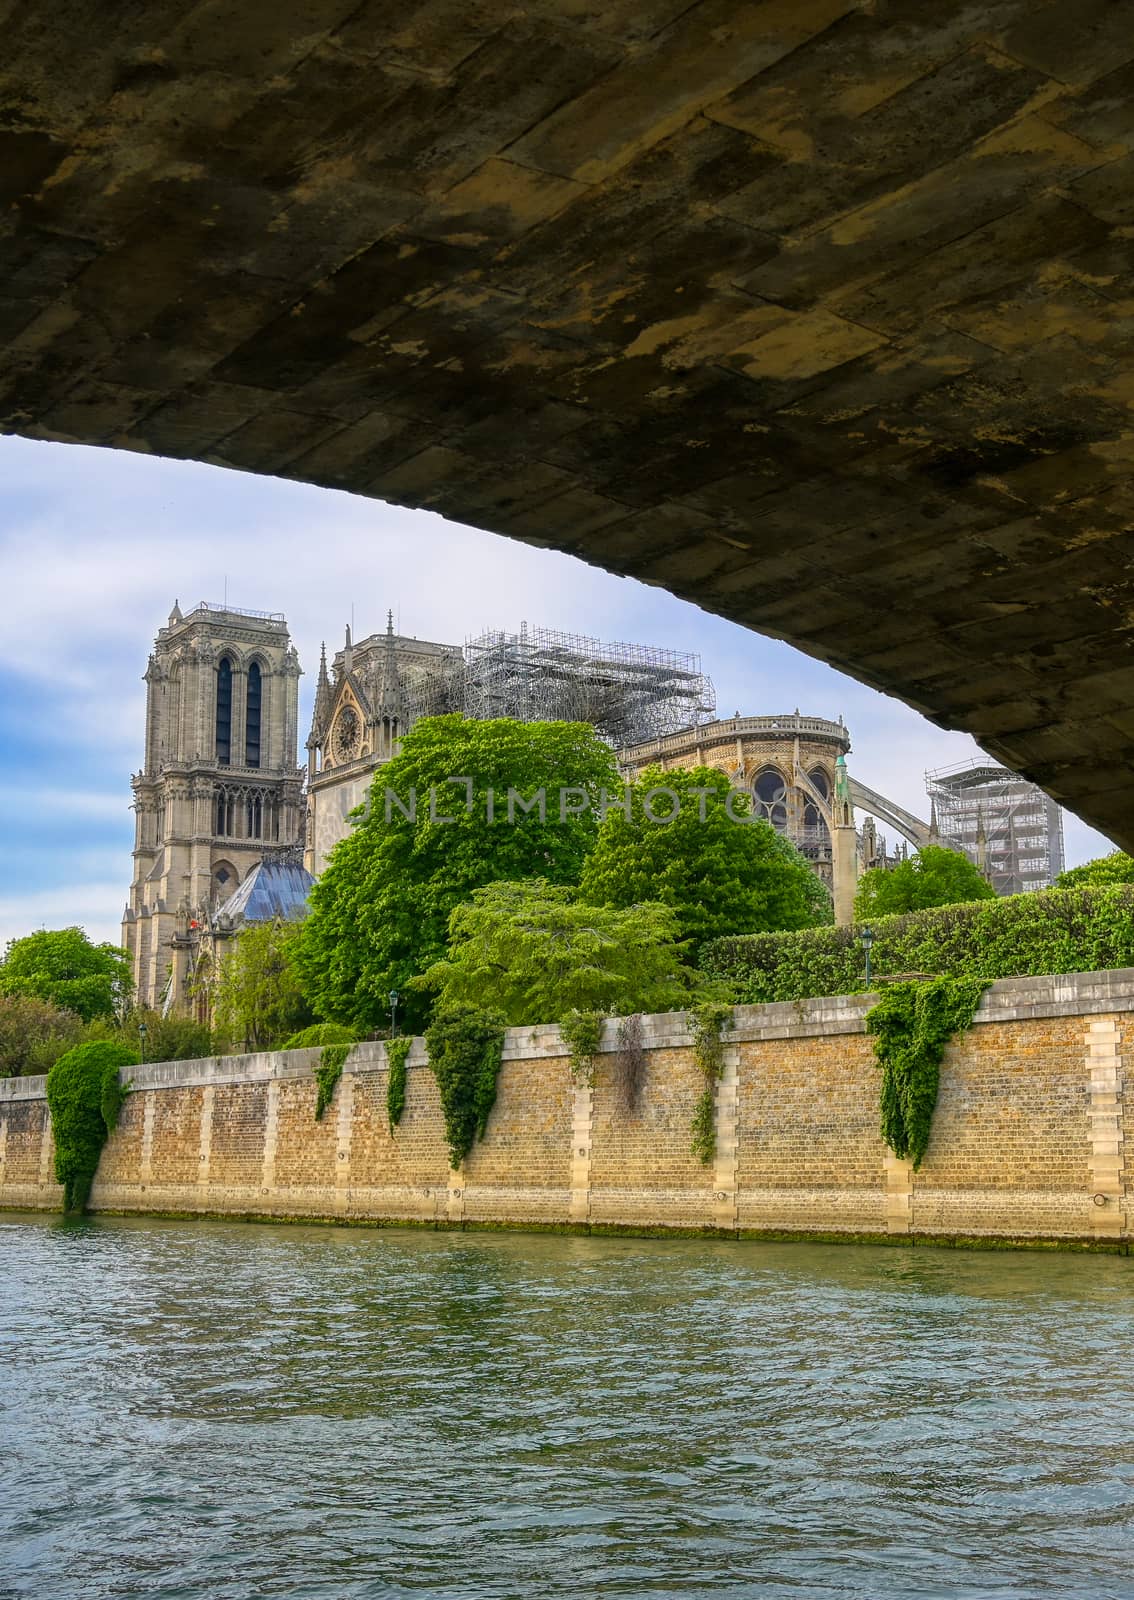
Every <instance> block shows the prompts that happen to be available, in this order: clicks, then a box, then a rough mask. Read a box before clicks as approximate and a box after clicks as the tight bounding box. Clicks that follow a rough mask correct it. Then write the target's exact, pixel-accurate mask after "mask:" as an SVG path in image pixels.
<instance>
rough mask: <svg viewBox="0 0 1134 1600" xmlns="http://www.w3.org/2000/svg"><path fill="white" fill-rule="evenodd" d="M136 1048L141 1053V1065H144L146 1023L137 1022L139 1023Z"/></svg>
mask: <svg viewBox="0 0 1134 1600" xmlns="http://www.w3.org/2000/svg"><path fill="white" fill-rule="evenodd" d="M138 1048H139V1050H140V1051H141V1055H142V1065H143V1066H145V1064H146V1025H145V1023H144V1022H139V1024H138Z"/></svg>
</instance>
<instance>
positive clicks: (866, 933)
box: [858, 928, 874, 989]
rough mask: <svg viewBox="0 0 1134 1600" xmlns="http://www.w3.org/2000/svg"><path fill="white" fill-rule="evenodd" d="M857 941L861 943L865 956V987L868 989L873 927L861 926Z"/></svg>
mask: <svg viewBox="0 0 1134 1600" xmlns="http://www.w3.org/2000/svg"><path fill="white" fill-rule="evenodd" d="M858 942H859V943H860V944H861V946H862V949H863V953H864V954H865V956H866V987H867V988H868V989H869V988H870V947H871V945H872V944H873V943H874V929H873V928H863V930H862V932H861V933H860V934H859V936H858Z"/></svg>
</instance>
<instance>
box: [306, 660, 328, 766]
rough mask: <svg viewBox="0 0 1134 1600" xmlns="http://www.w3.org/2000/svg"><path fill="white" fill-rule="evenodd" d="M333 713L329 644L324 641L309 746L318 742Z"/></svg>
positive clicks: (316, 683)
mask: <svg viewBox="0 0 1134 1600" xmlns="http://www.w3.org/2000/svg"><path fill="white" fill-rule="evenodd" d="M330 713H331V680H330V678H329V677H328V676H327V646H326V643H324V644H323V645H322V647H321V649H320V651H319V676H318V677H317V678H316V679H315V705H314V708H313V710H312V713H311V734H310V737H309V738H308V740H307V748H308V749H310V748H311V746H312V745H313V744H317V743H318V742H319V740H320V739H321V738H322V736H323V734H324V733H325V732H326V729H327V718H328V717H329V716H330Z"/></svg>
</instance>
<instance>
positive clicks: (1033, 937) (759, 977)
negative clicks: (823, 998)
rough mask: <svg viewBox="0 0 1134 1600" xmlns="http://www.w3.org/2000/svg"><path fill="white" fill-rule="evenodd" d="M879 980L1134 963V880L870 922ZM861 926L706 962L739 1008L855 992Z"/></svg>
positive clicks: (783, 939) (762, 943) (737, 948)
mask: <svg viewBox="0 0 1134 1600" xmlns="http://www.w3.org/2000/svg"><path fill="white" fill-rule="evenodd" d="M872 926H873V929H874V948H873V952H872V955H871V967H872V970H873V972H874V974H875V975H877V976H878V977H880V978H881V977H886V976H893V977H899V976H902V975H906V974H911V973H923V974H928V975H932V976H935V977H936V976H940V977H955V978H980V979H983V980H984V981H985V982H986V983H988V982H992V981H993V980H994V979H996V978H1011V977H1039V976H1042V975H1043V974H1045V973H1051V972H1096V971H1103V970H1107V969H1110V968H1114V967H1127V966H1134V886H1131V885H1121V884H1117V885H1111V886H1109V887H1106V888H1087V889H1047V890H1044V891H1042V892H1040V893H1036V894H1021V895H1012V896H1010V897H1008V898H1005V899H1000V900H981V901H977V902H975V903H973V904H970V905H961V906H938V907H935V908H934V909H932V910H928V911H914V912H911V913H910V914H909V915H908V916H903V917H882V918H880V919H879V920H878V921H877V922H875V923H873V924H872ZM860 931H861V930H860V929H859V928H856V927H851V928H808V929H805V930H803V931H801V932H798V933H778V934H748V935H742V936H739V937H736V938H727V939H715V940H714V941H713V942H712V943H711V944H710V945H708V946H707V947H706V949H705V950H704V952H703V954H702V968H703V970H704V971H705V972H706V973H707V974H708V975H709V976H710V977H712V978H716V979H718V980H721V981H723V982H724V983H725V984H726V985H727V986H728V988H729V989H730V991H731V993H732V995H733V997H734V998H735V1000H736V1001H737V1003H739V1004H742V1005H743V1004H751V1005H759V1004H762V1003H763V1002H765V1001H768V1000H803V999H808V998H810V997H812V996H815V995H828V994H854V993H856V992H857V991H859V990H860V989H862V988H863V955H862V947H861V945H860V943H859V934H860Z"/></svg>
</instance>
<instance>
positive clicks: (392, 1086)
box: [386, 1033, 413, 1133]
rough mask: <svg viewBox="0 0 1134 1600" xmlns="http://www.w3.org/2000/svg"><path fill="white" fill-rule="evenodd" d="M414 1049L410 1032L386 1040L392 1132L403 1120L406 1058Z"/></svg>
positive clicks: (387, 1104) (387, 1096)
mask: <svg viewBox="0 0 1134 1600" xmlns="http://www.w3.org/2000/svg"><path fill="white" fill-rule="evenodd" d="M412 1049H413V1039H412V1038H411V1036H410V1035H409V1034H408V1033H407V1034H401V1035H399V1036H398V1037H397V1038H395V1039H387V1040H386V1061H387V1062H388V1064H389V1068H390V1075H389V1077H388V1078H387V1079H386V1117H387V1119H388V1121H389V1124H390V1132H391V1133H393V1131H394V1129H395V1128H396V1127H397V1125H398V1123H399V1122H400V1121H401V1120H402V1112H403V1111H404V1110H405V1108H406V1060H407V1058H408V1056H409V1053H410V1051H411V1050H412Z"/></svg>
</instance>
